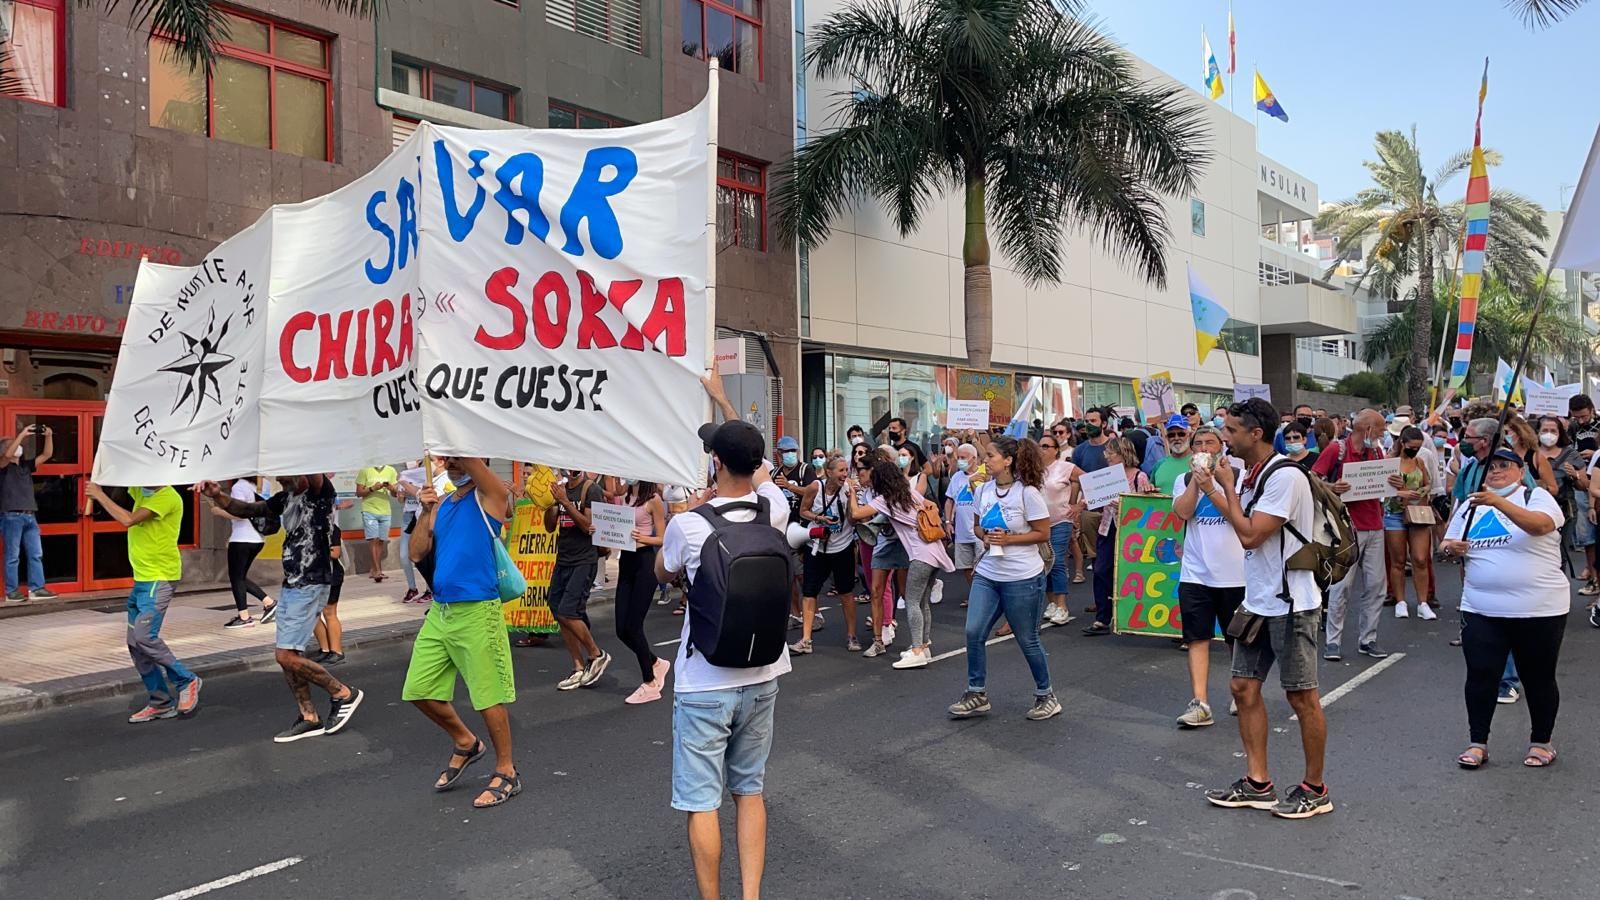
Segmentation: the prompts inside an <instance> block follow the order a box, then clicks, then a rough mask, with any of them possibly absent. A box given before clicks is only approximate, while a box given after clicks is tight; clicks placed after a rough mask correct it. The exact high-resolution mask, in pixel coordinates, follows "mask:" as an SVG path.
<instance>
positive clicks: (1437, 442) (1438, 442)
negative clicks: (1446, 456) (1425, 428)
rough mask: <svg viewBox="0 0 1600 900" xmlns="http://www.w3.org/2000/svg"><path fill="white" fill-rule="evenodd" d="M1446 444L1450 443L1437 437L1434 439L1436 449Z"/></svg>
mask: <svg viewBox="0 0 1600 900" xmlns="http://www.w3.org/2000/svg"><path fill="white" fill-rule="evenodd" d="M1446 443H1448V442H1447V441H1446V440H1445V439H1444V438H1442V437H1435V438H1434V439H1433V445H1434V446H1435V447H1443V446H1444V445H1445V444H1446Z"/></svg>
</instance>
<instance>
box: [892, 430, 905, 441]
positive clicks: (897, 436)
mask: <svg viewBox="0 0 1600 900" xmlns="http://www.w3.org/2000/svg"><path fill="white" fill-rule="evenodd" d="M901 437H903V435H901V434H900V432H898V431H891V432H889V441H890V442H891V443H896V444H898V443H899V442H900V438H901Z"/></svg>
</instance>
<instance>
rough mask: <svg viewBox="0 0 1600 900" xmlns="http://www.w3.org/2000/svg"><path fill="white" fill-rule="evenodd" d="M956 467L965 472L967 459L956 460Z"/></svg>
mask: <svg viewBox="0 0 1600 900" xmlns="http://www.w3.org/2000/svg"><path fill="white" fill-rule="evenodd" d="M956 468H957V469H959V470H961V471H962V472H965V471H966V470H967V461H966V460H964V459H958V460H956Z"/></svg>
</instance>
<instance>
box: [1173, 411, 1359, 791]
mask: <svg viewBox="0 0 1600 900" xmlns="http://www.w3.org/2000/svg"><path fill="white" fill-rule="evenodd" d="M1277 422H1278V413H1277V410H1275V409H1273V408H1272V404H1271V403H1268V402H1267V401H1266V400H1263V399H1261V398H1260V397H1252V398H1250V399H1249V400H1247V401H1245V402H1243V403H1235V404H1233V405H1232V406H1230V407H1228V411H1227V419H1226V423H1225V426H1224V427H1225V429H1226V432H1227V437H1228V444H1229V446H1230V447H1232V449H1233V453H1234V455H1235V456H1237V457H1239V459H1240V460H1242V461H1243V462H1244V464H1245V466H1246V467H1247V474H1246V475H1245V477H1244V481H1243V483H1242V484H1241V486H1240V490H1238V491H1237V492H1236V491H1235V490H1234V475H1233V469H1232V468H1231V467H1226V466H1224V467H1222V468H1220V469H1217V470H1216V473H1215V478H1212V477H1211V474H1210V473H1195V479H1196V481H1197V482H1198V483H1199V490H1200V491H1201V492H1202V493H1204V494H1206V496H1208V497H1211V498H1212V499H1213V500H1214V502H1215V503H1216V505H1217V508H1218V509H1219V510H1220V511H1221V512H1222V514H1223V517H1224V518H1226V519H1227V520H1228V524H1230V525H1232V526H1233V530H1234V532H1235V533H1236V534H1237V535H1238V536H1239V543H1240V544H1241V545H1243V547H1244V551H1245V553H1244V602H1243V603H1241V604H1240V607H1239V612H1238V613H1237V614H1236V615H1235V616H1234V627H1233V628H1231V629H1230V631H1232V632H1233V634H1234V636H1235V638H1236V640H1235V641H1234V644H1233V681H1232V688H1233V699H1234V702H1235V703H1237V704H1238V707H1239V736H1240V738H1241V739H1242V740H1243V742H1244V750H1245V764H1246V767H1247V768H1246V774H1245V777H1243V778H1240V779H1239V780H1238V781H1235V782H1234V783H1233V784H1232V785H1230V786H1229V787H1227V788H1223V789H1221V790H1213V791H1207V792H1206V799H1207V800H1209V801H1210V802H1212V803H1213V804H1215V805H1217V806H1225V807H1229V808H1250V809H1270V810H1272V814H1273V815H1275V816H1279V817H1281V818H1285V819H1306V818H1310V817H1311V816H1315V815H1320V814H1322V813H1328V812H1333V800H1332V799H1331V798H1330V797H1329V795H1328V788H1327V785H1325V784H1324V783H1323V777H1322V761H1323V753H1324V750H1325V749H1326V746H1327V742H1328V723H1327V720H1326V719H1324V718H1323V715H1322V698H1321V697H1320V696H1319V694H1318V692H1317V623H1318V620H1319V617H1320V616H1321V615H1322V591H1321V590H1320V589H1319V588H1318V587H1317V582H1316V579H1315V577H1314V576H1313V575H1312V573H1311V571H1310V570H1309V569H1305V568H1299V567H1295V568H1291V567H1290V566H1289V562H1290V559H1291V558H1292V557H1294V556H1295V555H1296V554H1297V553H1299V552H1300V550H1301V549H1302V548H1304V547H1305V546H1306V544H1305V542H1304V541H1303V540H1301V538H1303V537H1309V536H1311V535H1312V534H1313V528H1312V525H1313V522H1314V520H1315V508H1314V506H1313V499H1312V493H1311V482H1310V478H1311V476H1310V475H1309V474H1308V473H1307V472H1306V471H1305V470H1304V469H1302V468H1300V467H1299V466H1298V465H1297V464H1295V463H1294V462H1293V461H1292V460H1290V459H1289V458H1288V457H1285V456H1283V455H1281V454H1277V453H1274V452H1273V451H1272V434H1273V431H1274V430H1275V428H1276V427H1277ZM1208 482H1209V483H1208ZM1274 663H1276V664H1277V666H1278V679H1279V682H1280V683H1281V684H1282V685H1283V690H1284V693H1285V694H1286V695H1287V696H1288V699H1289V705H1290V706H1292V707H1294V711H1295V713H1296V714H1297V715H1298V716H1299V717H1300V743H1301V746H1302V749H1303V750H1304V752H1305V778H1304V779H1303V780H1302V781H1301V782H1300V784H1298V785H1296V786H1294V787H1293V788H1291V789H1290V790H1289V793H1288V794H1287V795H1286V796H1285V797H1284V798H1283V800H1281V801H1280V800H1279V799H1278V792H1277V790H1276V789H1275V788H1274V787H1273V785H1272V776H1271V774H1270V772H1269V771H1268V768H1267V707H1266V703H1265V702H1264V701H1263V700H1262V698H1261V685H1262V682H1264V681H1266V678H1267V673H1268V672H1270V671H1271V670H1272V666H1273V664H1274Z"/></svg>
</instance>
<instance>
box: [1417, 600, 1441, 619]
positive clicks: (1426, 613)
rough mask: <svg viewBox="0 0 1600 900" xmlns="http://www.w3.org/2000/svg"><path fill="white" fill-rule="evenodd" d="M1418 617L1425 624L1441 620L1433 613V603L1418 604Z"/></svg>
mask: <svg viewBox="0 0 1600 900" xmlns="http://www.w3.org/2000/svg"><path fill="white" fill-rule="evenodd" d="M1417 617H1418V618H1420V619H1421V620H1422V621H1424V622H1432V621H1433V620H1435V619H1437V618H1439V614H1438V613H1436V612H1434V611H1433V604H1432V603H1418V604H1417Z"/></svg>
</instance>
